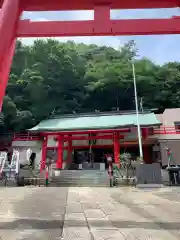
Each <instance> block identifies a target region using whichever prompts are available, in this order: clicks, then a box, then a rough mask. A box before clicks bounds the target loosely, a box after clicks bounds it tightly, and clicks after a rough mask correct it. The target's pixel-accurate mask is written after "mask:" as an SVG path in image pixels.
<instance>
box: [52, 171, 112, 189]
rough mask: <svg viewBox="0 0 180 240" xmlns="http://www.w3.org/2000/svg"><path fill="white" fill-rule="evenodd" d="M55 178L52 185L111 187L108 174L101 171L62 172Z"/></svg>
mask: <svg viewBox="0 0 180 240" xmlns="http://www.w3.org/2000/svg"><path fill="white" fill-rule="evenodd" d="M59 174H60V175H59V176H53V177H52V180H51V185H52V184H54V185H55V184H56V185H58V186H109V178H108V174H107V172H105V171H100V170H61V171H60V172H59Z"/></svg>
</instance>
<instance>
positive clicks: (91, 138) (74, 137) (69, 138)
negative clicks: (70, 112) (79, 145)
mask: <svg viewBox="0 0 180 240" xmlns="http://www.w3.org/2000/svg"><path fill="white" fill-rule="evenodd" d="M123 138H124V136H119V139H123ZM98 139H113V135H104V136H72V137H63V140H64V141H69V140H98Z"/></svg>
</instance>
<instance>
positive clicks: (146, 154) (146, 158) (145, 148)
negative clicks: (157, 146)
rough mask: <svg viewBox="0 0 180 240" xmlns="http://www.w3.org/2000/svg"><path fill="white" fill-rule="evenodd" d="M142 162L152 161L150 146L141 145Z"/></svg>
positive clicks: (148, 162) (149, 162)
mask: <svg viewBox="0 0 180 240" xmlns="http://www.w3.org/2000/svg"><path fill="white" fill-rule="evenodd" d="M143 156H144V163H147V164H151V163H152V162H153V159H152V153H151V148H150V146H148V145H144V146H143Z"/></svg>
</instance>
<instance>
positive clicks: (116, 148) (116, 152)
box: [113, 132, 120, 167]
mask: <svg viewBox="0 0 180 240" xmlns="http://www.w3.org/2000/svg"><path fill="white" fill-rule="evenodd" d="M113 140H114V163H115V164H117V165H118V167H120V158H119V157H120V144H119V133H118V132H114V138H113Z"/></svg>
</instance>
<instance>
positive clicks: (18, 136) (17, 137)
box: [13, 126, 180, 141]
mask: <svg viewBox="0 0 180 240" xmlns="http://www.w3.org/2000/svg"><path fill="white" fill-rule="evenodd" d="M154 134H158V135H166V134H180V129H176V128H175V126H166V127H164V126H161V127H159V128H156V129H154V130H153V135H154ZM13 140H14V141H36V140H41V137H40V135H39V134H37V133H30V132H27V133H15V134H14V137H13Z"/></svg>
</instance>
